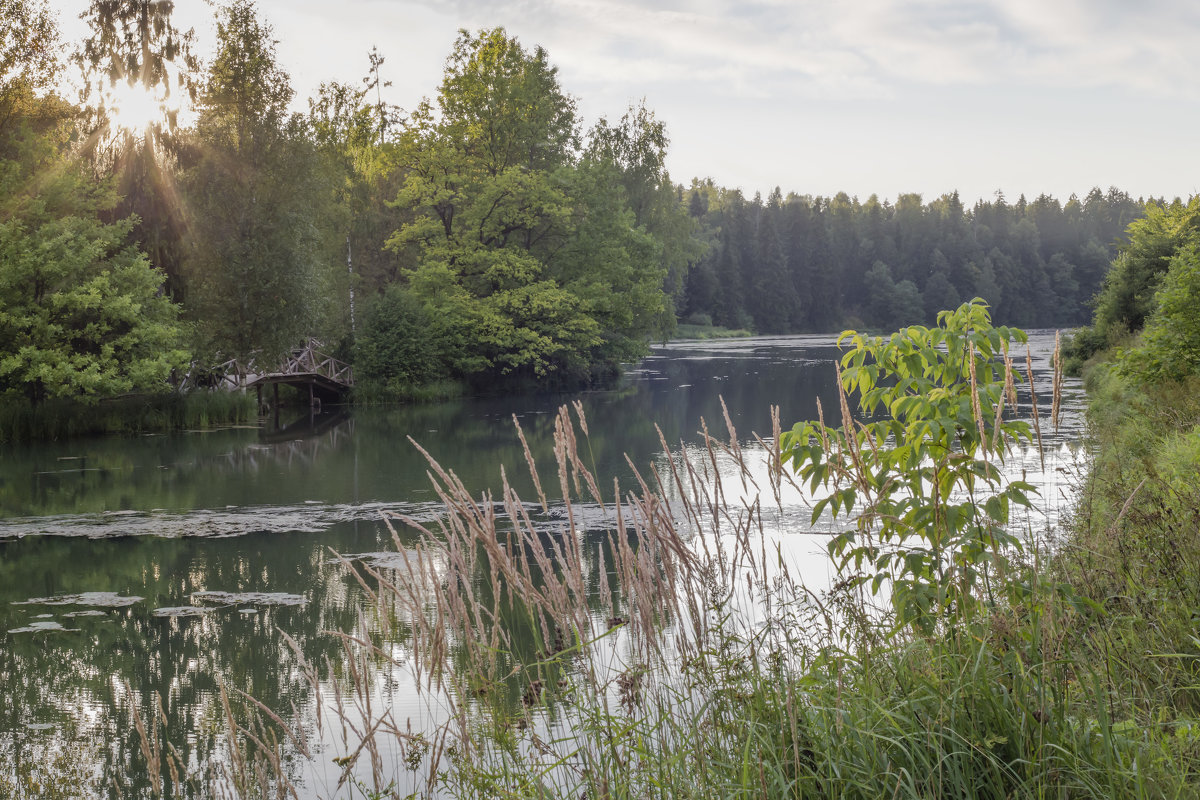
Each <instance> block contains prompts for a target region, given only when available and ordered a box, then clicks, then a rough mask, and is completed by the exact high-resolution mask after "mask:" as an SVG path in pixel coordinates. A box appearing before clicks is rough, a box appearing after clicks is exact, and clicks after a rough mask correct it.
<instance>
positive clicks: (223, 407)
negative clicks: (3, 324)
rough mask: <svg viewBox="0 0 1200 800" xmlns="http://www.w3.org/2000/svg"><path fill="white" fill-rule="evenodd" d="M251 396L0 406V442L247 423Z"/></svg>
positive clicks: (158, 397) (230, 394)
mask: <svg viewBox="0 0 1200 800" xmlns="http://www.w3.org/2000/svg"><path fill="white" fill-rule="evenodd" d="M257 413H258V412H257V409H256V407H255V400H254V398H253V397H252V396H250V395H247V394H243V393H239V392H192V393H190V394H187V395H180V394H160V395H137V396H129V397H120V398H113V399H107V400H101V401H99V402H97V403H94V404H83V403H78V402H74V401H68V400H48V401H46V402H44V403H41V404H40V405H37V406H31V405H29V404H28V403H25V402H24V401H19V400H13V401H11V402H6V403H4V404H0V443H2V444H12V443H16V442H27V441H39V440H40V441H46V440H53V439H65V438H70V437H75V436H94V435H101V434H137V433H151V432H161V431H174V430H185V429H188V428H204V427H208V426H210V425H228V424H235V423H243V422H251V421H253V420H254V419H255V418H256V416H257Z"/></svg>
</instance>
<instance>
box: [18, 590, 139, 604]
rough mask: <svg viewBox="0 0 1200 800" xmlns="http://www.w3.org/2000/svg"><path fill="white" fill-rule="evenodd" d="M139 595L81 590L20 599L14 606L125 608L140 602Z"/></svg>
mask: <svg viewBox="0 0 1200 800" xmlns="http://www.w3.org/2000/svg"><path fill="white" fill-rule="evenodd" d="M142 599H143V598H141V597H134V596H132V595H130V596H128V597H126V596H124V595H119V594H117V593H116V592H82V593H80V594H60V595H55V596H54V597H31V598H30V599H28V600H20V601H17V602H15V603H13V605H15V606H97V607H99V608H127V607H129V606H132V605H135V604H137V603H140V602H142Z"/></svg>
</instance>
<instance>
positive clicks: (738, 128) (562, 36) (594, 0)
mask: <svg viewBox="0 0 1200 800" xmlns="http://www.w3.org/2000/svg"><path fill="white" fill-rule="evenodd" d="M51 6H52V7H53V8H55V9H57V10H58V11H59V12H60V14H61V27H62V32H63V36H64V38H65V39H67V40H68V41H72V40H75V39H78V38H80V37H82V36H83V34H84V33H85V28H84V26H83V24H82V23H81V22H79V21H78V19H77V17H78V15H79V13H80V12H82V11H83V10H84V9H85V8H86V7H87V2H86V0H51ZM258 7H259V11H260V14H261V15H262V16H263V17H264V18H265V19H266V21H267V22H268V23H269V24H270V25H271V26H272V27H273V29H274V33H275V37H276V39H277V40H278V48H277V55H278V59H279V62H280V64H281V65H282V66H283V67H284V69H285V70H287V71H288V73H289V74H290V75H291V78H292V83H293V87H294V88H295V90H296V93H297V95H296V106H297V108H298V109H304V108H307V103H306V99H307V98H308V97H310V96H312V95H313V94H314V93H315V91H316V88H317V87H318V86H319V85H320V84H321V83H322V82H324V81H331V80H337V81H341V82H352V83H353V82H358V81H360V80H361V79H362V76H363V75H365V74H366V72H367V67H368V61H367V53H368V51H370V49H371V48H372V47H373V46H374V47H378V49H379V52H380V54H381V55H383V56H384V58H385V59H386V61H385V63H384V65H383V67H382V74H383V78H384V80H387V81H391V83H392V85H391V86H390V87H387V88H386V89H385V90H384V91H385V96H384V99H385V100H387V101H388V102H391V103H395V104H397V105H399V106H400V107H402V108H404V109H411V108H413V107H414V106H416V104H417V103H418V102H419V101H420V100H421V98H422V97H432V96H433V95H434V94H435V93H436V90H437V86H438V83H439V82H440V80H441V75H442V70H443V67H444V63H445V59H446V56H447V55H448V54H449V52H450V49H451V47H452V45H453V43H454V40H455V37H456V33H457V31H458V29H460V28H467V29H471V30H476V29H479V28H484V27H495V26H503V27H504V28H505V29H506V30H507V31H508V33H509V34H510V35H513V36H516V37H517V38H518V39H519V40H520V41H521V43H522V44H523V45H525V46H526V47H533V46H535V45H541V46H542V47H544V48H545V49H546V51H547V52H548V53H549V56H550V60H551V62H552V63H554V64H555V65H557V67H558V68H559V80H560V84H561V86H562V88H563V89H564V90H565V91H566V92H567V93H569V94H570V95H572V96H573V97H575V98H576V100H577V102H578V109H579V111H580V114H581V117H582V122H583V125H584V127H585V128H586V127H590V125H591V124H593V123H594V122H595V120H596V119H598V118H599V117H602V116H604V117H608V118H610V119H616V118H619V117H620V116H621V114H623V113H624V111H625V110H626V109H627V108H628V106H629V105H630V103H636V102H638V101H640V100H642V99H644V100H645V103H646V105H647V106H648V107H649V108H651V109H653V111H654V112H655V114H656V116H657V117H658V118H659V119H660V120H662V121H663V122H665V124H666V126H667V131H668V135H669V136H670V139H671V144H670V149H669V154H668V160H667V166H668V168H669V170H670V172H671V177H672V179H673V180H675V181H676V182H677V183H683V184H688V183H690V182H691V180H692V179H693V178H702V179H703V178H712V179H713V180H714V181H715V182H716V183H717V184H718V185H721V186H726V187H729V188H734V187H737V188H741V189H742V190H743V192H745V193H746V195H747V196H753V194H754V193H755V192H762V193H763V195H764V196H765V195H766V194H767V193H768V192H770V191H771V189H773V188H774V187H776V186H778V187H780V188H781V189H782V190H783V192H784V194H787V193H789V192H796V193H797V194H807V195H814V196H815V195H824V196H831V195H833V194H836V193H837V192H843V191H844V192H846V193H847V194H849V195H851V196H856V197H858V198H860V199H862V200H865V199H866V198H867V197H869V196H870V195H872V194H876V195H878V196H879V197H880V199H887V200H892V201H894V200H895V198H896V197H897V196H898V195H899V194H901V193H908V192H914V193H917V194H920V195H922V197H923V198H924V199H925V200H926V201H929V200H933V199H935V198H937V197H938V196H940V195H942V194H944V193H948V192H951V191H955V190H957V191H958V192H959V193H960V196H961V197H962V199H963V201H964V202H966V203H967V204H968V205H970V204H972V203H973V202H974V201H975V200H977V199H980V198H983V199H992V198H994V197H995V196H996V194H997V192H1002V193H1003V194H1004V196H1005V197H1006V198H1007V199H1008V200H1009V201H1010V202H1011V201H1015V199H1016V198H1017V197H1018V196H1020V195H1022V194H1024V195H1025V196H1026V197H1028V198H1030V199H1032V198H1034V197H1036V196H1037V195H1039V194H1042V193H1046V194H1051V195H1054V196H1055V197H1058V198H1059V199H1060V200H1064V201H1065V200H1066V199H1067V198H1068V197H1069V196H1070V195H1071V194H1072V193H1075V194H1078V195H1079V196H1081V197H1082V196H1083V195H1085V194H1086V193H1087V192H1088V191H1089V190H1090V189H1091V188H1092V187H1096V186H1098V187H1100V188H1101V189H1105V190H1106V189H1107V188H1108V187H1110V186H1115V187H1117V188H1118V189H1121V190H1123V191H1126V192H1128V193H1129V194H1131V195H1133V196H1134V197H1152V196H1153V197H1166V198H1168V199H1170V198H1173V197H1176V196H1180V197H1187V196H1189V195H1192V194H1196V193H1200V170H1198V169H1197V167H1200V148H1197V132H1198V131H1200V82H1197V81H1195V80H1194V76H1195V75H1197V74H1200V3H1195V2H1191V0H1140V1H1139V2H1137V3H1133V2H1129V0H758V1H757V2H735V1H734V0H642V1H641V2H636V1H635V0H258ZM212 13H213V11H212V8H211V6H210V5H209V3H208V2H207V0H176V8H175V18H176V21H177V25H179V26H180V27H183V28H188V27H194V28H195V31H196V36H197V39H198V41H199V43H200V49H201V52H202V53H204V52H205V51H206V48H209V50H210V49H211V46H212V41H213V39H214V36H215V30H214V27H213V24H212V22H211V20H212Z"/></svg>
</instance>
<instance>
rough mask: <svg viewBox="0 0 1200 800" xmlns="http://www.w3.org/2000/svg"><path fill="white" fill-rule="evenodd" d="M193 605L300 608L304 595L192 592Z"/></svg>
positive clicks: (304, 600) (304, 601) (303, 601)
mask: <svg viewBox="0 0 1200 800" xmlns="http://www.w3.org/2000/svg"><path fill="white" fill-rule="evenodd" d="M192 602H193V603H216V604H217V605H223V606H302V605H304V604H305V603H306V602H308V601H307V600H306V599H305V598H304V595H299V594H287V593H285V592H193V593H192Z"/></svg>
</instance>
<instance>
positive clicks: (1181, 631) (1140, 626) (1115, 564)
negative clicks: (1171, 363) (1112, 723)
mask: <svg viewBox="0 0 1200 800" xmlns="http://www.w3.org/2000/svg"><path fill="white" fill-rule="evenodd" d="M1087 380H1088V393H1089V403H1088V422H1089V431H1090V437H1089V439H1090V445H1091V448H1090V449H1091V451H1092V456H1091V458H1090V461H1089V467H1090V468H1089V472H1088V476H1087V481H1086V482H1085V483H1084V484H1083V485H1082V486H1081V488H1080V496H1079V500H1078V508H1077V511H1076V514H1075V518H1074V521H1073V526H1072V530H1071V536H1070V539H1069V546H1067V547H1064V548H1062V549H1061V551H1060V552H1059V553H1058V554H1057V556H1056V558H1055V563H1054V565H1053V569H1054V570H1055V572H1056V573H1057V574H1058V575H1061V576H1062V579H1063V580H1067V581H1069V582H1070V583H1071V584H1072V585H1073V586H1074V587H1076V590H1077V591H1078V592H1079V593H1080V594H1081V595H1083V596H1084V597H1085V598H1086V599H1087V600H1088V601H1089V602H1091V603H1094V604H1095V606H1096V607H1097V608H1101V609H1103V613H1102V614H1099V615H1096V618H1095V619H1094V620H1092V622H1091V624H1090V625H1089V626H1083V627H1079V628H1076V629H1073V630H1072V631H1071V633H1072V636H1071V639H1070V640H1069V642H1070V646H1071V647H1072V649H1073V650H1075V651H1076V652H1079V653H1080V654H1081V657H1084V658H1087V660H1089V661H1090V662H1092V663H1097V664H1101V665H1103V668H1104V670H1105V671H1106V673H1107V674H1108V675H1109V676H1110V681H1111V682H1112V683H1113V684H1114V686H1115V688H1114V691H1113V694H1114V703H1115V704H1116V708H1117V711H1116V712H1115V713H1118V714H1121V715H1123V716H1132V717H1136V718H1138V719H1140V720H1142V721H1143V722H1146V723H1147V724H1157V723H1158V720H1156V717H1157V718H1159V719H1161V720H1167V721H1171V722H1173V721H1175V720H1177V719H1178V720H1180V721H1181V722H1180V723H1179V724H1182V721H1183V720H1188V719H1194V718H1195V717H1196V716H1197V715H1200V690H1198V689H1197V687H1200V640H1198V639H1197V636H1196V609H1197V608H1200V470H1198V469H1197V466H1198V465H1200V433H1198V429H1197V422H1196V421H1197V420H1198V419H1200V377H1197V376H1194V375H1193V376H1191V377H1190V378H1187V379H1185V380H1182V381H1167V382H1163V383H1145V382H1142V381H1141V380H1138V379H1136V377H1134V376H1129V375H1126V374H1124V373H1123V371H1122V370H1117V369H1113V367H1112V365H1110V364H1101V365H1098V366H1096V367H1095V368H1093V369H1092V370H1091V371H1090V372H1089V373H1088V379H1087Z"/></svg>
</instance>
